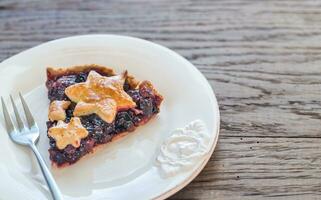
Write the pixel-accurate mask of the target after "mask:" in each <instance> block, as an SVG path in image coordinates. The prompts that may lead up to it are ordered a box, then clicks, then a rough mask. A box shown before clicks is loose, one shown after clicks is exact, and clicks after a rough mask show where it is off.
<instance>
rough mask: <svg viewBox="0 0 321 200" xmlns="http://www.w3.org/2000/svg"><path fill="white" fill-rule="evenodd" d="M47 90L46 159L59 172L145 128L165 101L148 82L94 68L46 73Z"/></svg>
mask: <svg viewBox="0 0 321 200" xmlns="http://www.w3.org/2000/svg"><path fill="white" fill-rule="evenodd" d="M46 86H47V88H48V98H49V100H50V105H49V114H48V118H49V120H48V122H47V128H48V132H47V135H48V138H49V142H50V148H49V155H50V160H51V161H52V163H53V165H54V166H57V167H61V166H67V165H70V164H73V163H75V162H77V161H78V160H79V159H80V158H81V157H83V156H84V155H86V154H88V153H90V152H93V150H94V149H95V147H97V146H99V145H100V144H105V143H108V142H111V141H114V140H115V139H118V138H120V137H122V136H124V135H125V134H127V133H128V132H131V131H133V130H135V128H136V127H138V126H140V125H143V124H145V123H147V122H148V121H149V120H150V119H151V118H152V117H154V116H155V115H156V114H157V113H159V107H160V104H161V102H162V100H163V97H162V96H161V95H160V94H159V93H158V92H157V91H156V89H155V88H154V87H153V85H152V83H151V82H149V81H142V82H139V81H137V80H136V79H135V78H134V77H132V76H130V75H128V73H127V71H125V72H123V73H121V74H115V73H114V71H113V70H112V69H110V68H107V67H102V66H98V65H85V66H76V67H71V68H59V69H56V68H48V69H47V82H46Z"/></svg>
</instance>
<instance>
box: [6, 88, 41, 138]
mask: <svg viewBox="0 0 321 200" xmlns="http://www.w3.org/2000/svg"><path fill="white" fill-rule="evenodd" d="M19 97H20V101H21V104H22V107H23V110H24V113H25V116H26V119H27V124H28V128H29V129H31V128H32V127H33V126H34V125H35V124H36V123H35V120H34V118H33V116H32V114H31V112H30V109H29V107H28V105H27V103H26V101H25V99H24V98H23V96H22V95H21V93H20V92H19ZM10 99H11V103H12V107H13V111H14V114H15V118H16V122H17V125H18V129H19V131H22V130H23V129H24V128H26V127H25V125H24V123H23V121H22V119H21V117H20V115H19V111H18V108H17V106H16V104H15V102H14V100H13V98H12V95H10ZM1 103H2V109H3V115H4V120H5V124H6V129H7V132H8V133H11V132H13V131H15V126H14V124H13V122H12V120H11V117H10V114H9V111H8V108H7V106H6V104H5V101H4V99H3V97H1Z"/></svg>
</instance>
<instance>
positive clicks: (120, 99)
mask: <svg viewBox="0 0 321 200" xmlns="http://www.w3.org/2000/svg"><path fill="white" fill-rule="evenodd" d="M126 78H127V71H125V72H124V73H123V74H121V75H117V76H109V77H107V76H101V75H100V74H99V73H97V72H96V71H90V72H89V75H88V77H87V80H86V82H81V83H76V84H74V85H71V86H69V87H67V88H66V89H65V94H66V95H67V96H68V98H69V99H71V100H72V101H73V102H76V103H77V105H76V108H75V110H74V116H83V115H89V114H92V113H96V114H97V115H98V116H99V117H101V118H102V119H103V120H104V121H106V122H107V123H111V122H113V121H114V119H115V117H116V113H117V111H118V110H120V109H129V108H134V107H136V103H135V102H134V101H133V100H132V98H131V97H130V96H129V95H128V94H127V93H126V92H125V91H124V87H123V86H124V83H125V80H126Z"/></svg>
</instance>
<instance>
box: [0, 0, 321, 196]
mask: <svg viewBox="0 0 321 200" xmlns="http://www.w3.org/2000/svg"><path fill="white" fill-rule="evenodd" d="M320 17H321V1H315V0H305V1H298V0H283V1H277V0H271V1H259V0H258V1H255V0H224V1H223V0H222V1H212V0H206V1H196V0H195V1H191V0H177V1H170V0H161V1H156V0H155V1H147V0H121V1H119V0H110V1H103V0H101V1H86V0H79V1H76V0H56V1H51V0H0V59H1V60H2V59H5V58H8V57H10V56H12V55H14V54H16V53H18V52H20V51H22V50H25V49H27V48H30V47H32V46H35V45H38V44H40V43H42V42H46V41H48V40H52V39H56V38H61V37H66V36H71V35H77V34H88V33H114V34H123V35H131V36H136V37H141V38H144V39H148V40H151V41H153V42H156V43H159V44H162V45H165V46H167V47H169V48H171V49H173V50H175V51H176V52H178V53H180V54H181V55H183V56H184V57H186V58H187V59H188V60H189V61H191V62H192V63H193V64H194V65H195V66H196V67H198V69H199V70H200V71H201V72H202V73H203V74H204V75H205V76H206V78H207V79H208V80H209V82H210V84H211V85H212V87H213V89H214V91H215V93H216V95H217V98H218V100H219V104H220V110H221V137H220V140H219V143H218V147H217V149H216V151H215V153H214V155H213V157H212V159H211V161H210V162H209V163H208V165H207V166H206V168H205V170H204V171H203V172H202V173H201V174H200V176H199V177H197V178H196V179H195V180H194V181H193V182H192V183H191V184H190V185H189V186H188V187H186V188H185V189H183V190H182V191H180V192H179V193H178V194H176V195H174V196H173V197H172V199H259V198H264V197H270V198H272V197H274V198H275V199H302V198H304V199H320V198H321V170H320V164H321V163H320V159H321V157H320V154H321V145H320V144H321V133H320V130H321V123H320V121H321V112H320V111H321V93H320V89H321V87H320V86H321V79H320V75H321V42H320V41H321V21H320Z"/></svg>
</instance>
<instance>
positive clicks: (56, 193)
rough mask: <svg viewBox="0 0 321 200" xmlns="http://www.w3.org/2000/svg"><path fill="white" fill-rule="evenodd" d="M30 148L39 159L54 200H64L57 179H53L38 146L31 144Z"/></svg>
mask: <svg viewBox="0 0 321 200" xmlns="http://www.w3.org/2000/svg"><path fill="white" fill-rule="evenodd" d="M30 147H31V149H32V151H33V153H34V154H35V156H36V158H37V161H38V164H39V166H40V169H41V172H42V174H43V176H44V177H45V180H46V183H47V185H48V188H49V190H50V193H51V195H52V197H53V199H54V200H63V198H62V194H61V192H60V190H59V188H58V186H57V183H56V181H55V179H54V178H53V177H52V175H51V173H50V171H49V169H48V167H47V165H46V163H45V161H44V160H43V158H42V157H41V155H40V153H39V151H38V149H37V147H36V145H34V144H30Z"/></svg>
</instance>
